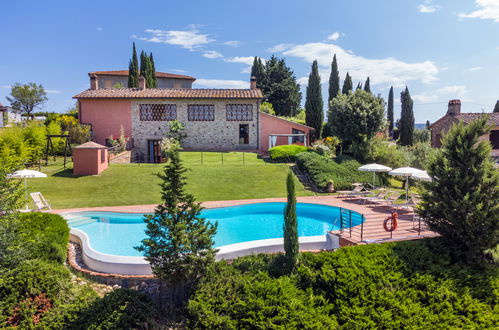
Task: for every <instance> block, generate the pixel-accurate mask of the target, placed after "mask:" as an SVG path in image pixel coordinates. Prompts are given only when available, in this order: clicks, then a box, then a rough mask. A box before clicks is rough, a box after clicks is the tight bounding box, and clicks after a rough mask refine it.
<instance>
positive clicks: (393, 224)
mask: <svg viewBox="0 0 499 330" xmlns="http://www.w3.org/2000/svg"><path fill="white" fill-rule="evenodd" d="M397 217H398V214H397V212H392V215H391V216H389V217H388V218H386V219H385V220H384V221H383V228H384V229H385V231H387V232H391V231H395V230H396V229H397ZM388 221H390V222H391V226H390V228H388Z"/></svg>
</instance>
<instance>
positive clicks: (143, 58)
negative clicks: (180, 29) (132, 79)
mask: <svg viewBox="0 0 499 330" xmlns="http://www.w3.org/2000/svg"><path fill="white" fill-rule="evenodd" d="M140 75H141V76H142V77H144V79H145V80H146V88H156V71H155V65H154V58H153V56H152V53H151V54H150V55H149V56H148V55H147V53H146V52H144V51H141V52H140Z"/></svg>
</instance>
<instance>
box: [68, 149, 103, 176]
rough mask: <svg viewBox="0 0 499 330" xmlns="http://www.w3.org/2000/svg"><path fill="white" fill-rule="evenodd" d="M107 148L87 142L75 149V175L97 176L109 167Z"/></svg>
mask: <svg viewBox="0 0 499 330" xmlns="http://www.w3.org/2000/svg"><path fill="white" fill-rule="evenodd" d="M107 157H108V156H107V147H105V146H103V145H100V144H97V143H95V142H87V143H84V144H82V145H79V146H77V147H75V148H74V149H73V174H75V175H97V174H100V173H102V172H103V171H104V170H105V169H107V167H108V158H107Z"/></svg>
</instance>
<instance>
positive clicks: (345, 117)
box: [329, 90, 385, 155]
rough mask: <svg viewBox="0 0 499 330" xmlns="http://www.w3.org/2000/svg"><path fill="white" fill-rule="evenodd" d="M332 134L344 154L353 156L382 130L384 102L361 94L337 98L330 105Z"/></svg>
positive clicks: (359, 153)
mask: <svg viewBox="0 0 499 330" xmlns="http://www.w3.org/2000/svg"><path fill="white" fill-rule="evenodd" d="M329 117H330V121H329V123H330V124H331V125H332V126H331V132H332V134H333V135H335V136H337V137H338V138H340V139H341V141H342V142H343V150H349V149H351V152H352V153H353V154H355V155H361V154H362V153H363V152H355V150H362V149H363V148H365V146H366V145H367V143H368V142H369V140H370V139H371V138H372V137H373V136H374V134H376V133H377V132H379V131H381V130H383V128H384V127H385V118H384V117H385V116H384V104H383V99H381V98H378V97H375V96H373V95H372V94H370V93H367V92H365V91H363V90H356V91H355V92H354V93H348V94H341V95H338V96H337V97H336V98H335V99H334V100H333V101H332V102H331V104H330V105H329Z"/></svg>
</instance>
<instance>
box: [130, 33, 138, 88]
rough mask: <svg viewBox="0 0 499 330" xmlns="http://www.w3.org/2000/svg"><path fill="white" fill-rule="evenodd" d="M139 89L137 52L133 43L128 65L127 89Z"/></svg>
mask: <svg viewBox="0 0 499 330" xmlns="http://www.w3.org/2000/svg"><path fill="white" fill-rule="evenodd" d="M137 87H139V60H138V59H137V50H136V49H135V42H134V43H133V51H132V59H131V60H130V62H129V64H128V88H137Z"/></svg>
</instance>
